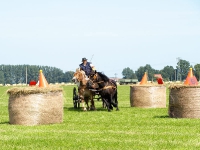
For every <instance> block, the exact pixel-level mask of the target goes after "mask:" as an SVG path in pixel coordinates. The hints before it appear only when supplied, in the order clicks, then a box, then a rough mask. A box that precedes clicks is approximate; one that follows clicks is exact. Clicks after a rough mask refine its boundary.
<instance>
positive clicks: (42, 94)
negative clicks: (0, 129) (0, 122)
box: [7, 87, 64, 126]
mask: <svg viewBox="0 0 200 150" xmlns="http://www.w3.org/2000/svg"><path fill="white" fill-rule="evenodd" d="M7 93H8V94H9V104H8V111H9V120H10V124H16V125H28V126H34V125H45V124H55V123H62V122H63V103H64V102H63V91H62V89H61V88H57V87H49V88H38V87H26V88H13V89H11V90H8V91H7Z"/></svg>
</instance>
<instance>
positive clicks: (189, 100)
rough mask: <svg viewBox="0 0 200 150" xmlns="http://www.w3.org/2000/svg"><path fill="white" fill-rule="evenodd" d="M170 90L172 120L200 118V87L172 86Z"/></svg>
mask: <svg viewBox="0 0 200 150" xmlns="http://www.w3.org/2000/svg"><path fill="white" fill-rule="evenodd" d="M169 89H170V96H169V116H170V117H171V118H200V86H183V85H172V86H170V87H169Z"/></svg>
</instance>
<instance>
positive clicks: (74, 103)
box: [73, 87, 80, 108]
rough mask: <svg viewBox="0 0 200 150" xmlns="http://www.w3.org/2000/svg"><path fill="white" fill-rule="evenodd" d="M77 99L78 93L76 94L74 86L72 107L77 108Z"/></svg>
mask: <svg viewBox="0 0 200 150" xmlns="http://www.w3.org/2000/svg"><path fill="white" fill-rule="evenodd" d="M77 101H78V95H77V91H76V88H75V87H74V89H73V105H74V108H77ZM79 106H80V104H79Z"/></svg>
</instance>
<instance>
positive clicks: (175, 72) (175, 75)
mask: <svg viewBox="0 0 200 150" xmlns="http://www.w3.org/2000/svg"><path fill="white" fill-rule="evenodd" d="M174 73H175V81H176V69H175V71H174Z"/></svg>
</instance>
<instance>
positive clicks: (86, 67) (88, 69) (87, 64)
mask: <svg viewBox="0 0 200 150" xmlns="http://www.w3.org/2000/svg"><path fill="white" fill-rule="evenodd" d="M79 67H80V69H81V70H83V71H84V72H85V74H86V76H87V77H89V76H90V73H91V71H92V70H95V67H94V65H92V63H90V62H88V61H87V59H86V58H85V57H84V58H82V63H81V64H80V65H79Z"/></svg>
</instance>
